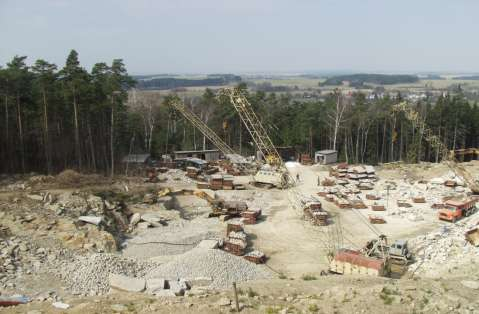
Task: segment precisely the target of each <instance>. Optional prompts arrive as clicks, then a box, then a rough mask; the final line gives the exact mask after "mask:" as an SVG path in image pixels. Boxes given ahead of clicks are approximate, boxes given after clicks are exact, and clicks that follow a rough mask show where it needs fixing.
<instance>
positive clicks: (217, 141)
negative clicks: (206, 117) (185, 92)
mask: <svg viewBox="0 0 479 314" xmlns="http://www.w3.org/2000/svg"><path fill="white" fill-rule="evenodd" d="M169 104H170V106H172V107H173V108H174V109H175V110H176V111H178V112H179V113H181V114H182V115H183V117H185V119H186V120H188V121H189V122H190V123H191V124H192V125H193V126H194V127H195V128H197V129H198V130H199V131H200V132H201V133H202V134H203V135H204V136H205V137H206V138H207V139H208V140H210V142H211V143H212V144H213V145H215V146H216V147H217V148H218V149H219V150H220V151H221V152H222V153H223V155H225V157H226V156H227V155H233V154H236V152H235V151H234V150H233V149H232V148H231V147H230V146H229V145H228V144H226V143H225V142H224V141H223V140H222V139H221V137H219V136H218V135H217V134H216V133H215V132H214V131H213V130H212V129H210V128H209V127H208V126H207V125H206V123H204V122H203V121H202V120H201V119H200V118H199V117H198V116H197V115H196V114H195V113H193V112H192V111H190V110H189V109H188V108H186V106H185V104H184V103H183V102H182V101H181V100H180V99H179V98H175V99H173V100H172V101H171V102H170V103H169Z"/></svg>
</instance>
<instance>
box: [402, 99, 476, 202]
mask: <svg viewBox="0 0 479 314" xmlns="http://www.w3.org/2000/svg"><path fill="white" fill-rule="evenodd" d="M397 112H403V113H404V116H405V117H406V119H408V120H409V121H411V122H412V124H413V125H414V126H415V127H416V128H418V129H422V130H423V136H424V139H425V140H426V141H427V142H428V143H429V144H430V145H431V146H432V147H433V148H436V149H438V150H439V151H440V153H441V157H442V160H443V161H444V162H445V164H446V165H447V166H448V167H449V168H450V169H451V170H452V172H454V174H455V175H456V176H458V177H462V178H463V179H464V181H465V182H466V183H467V185H468V187H469V188H470V189H471V191H472V192H473V193H474V194H479V185H478V184H477V182H476V180H475V179H474V178H473V177H472V176H471V175H470V173H469V172H467V171H466V170H465V169H464V168H463V167H461V166H460V165H458V163H457V161H456V159H455V154H454V153H451V152H450V151H449V149H448V148H447V146H446V145H445V144H444V143H443V142H442V141H441V139H440V138H439V137H438V136H436V135H435V134H434V133H433V131H432V130H431V129H429V128H427V127H426V122H425V121H424V119H422V118H421V117H420V115H419V113H418V112H417V111H415V110H414V109H412V108H411V107H409V106H408V104H407V102H401V103H399V104H397V105H394V106H393V113H397Z"/></svg>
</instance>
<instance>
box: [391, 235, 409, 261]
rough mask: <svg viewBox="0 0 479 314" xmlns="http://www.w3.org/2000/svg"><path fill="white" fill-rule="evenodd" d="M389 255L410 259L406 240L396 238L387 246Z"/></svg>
mask: <svg viewBox="0 0 479 314" xmlns="http://www.w3.org/2000/svg"><path fill="white" fill-rule="evenodd" d="M389 255H390V256H391V257H392V258H401V259H405V261H406V262H407V260H409V259H411V253H410V252H409V249H408V245H407V241H406V240H397V241H395V242H394V243H393V244H392V245H391V246H390V247H389Z"/></svg>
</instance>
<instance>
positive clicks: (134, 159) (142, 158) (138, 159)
mask: <svg viewBox="0 0 479 314" xmlns="http://www.w3.org/2000/svg"><path fill="white" fill-rule="evenodd" d="M150 159H151V158H150V154H129V155H126V156H125V157H123V159H122V160H121V161H122V162H123V163H130V164H146V163H148V161H149V160H150Z"/></svg>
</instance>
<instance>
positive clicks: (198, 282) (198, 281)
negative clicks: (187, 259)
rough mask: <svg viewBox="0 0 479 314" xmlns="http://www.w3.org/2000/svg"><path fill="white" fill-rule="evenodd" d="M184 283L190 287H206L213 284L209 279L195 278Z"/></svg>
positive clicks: (211, 279)
mask: <svg viewBox="0 0 479 314" xmlns="http://www.w3.org/2000/svg"><path fill="white" fill-rule="evenodd" d="M186 282H187V283H188V285H189V286H190V287H207V286H209V285H211V283H212V282H213V278H211V277H196V278H193V279H187V280H186Z"/></svg>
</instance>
